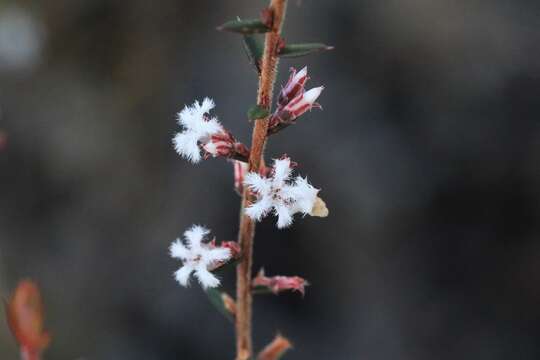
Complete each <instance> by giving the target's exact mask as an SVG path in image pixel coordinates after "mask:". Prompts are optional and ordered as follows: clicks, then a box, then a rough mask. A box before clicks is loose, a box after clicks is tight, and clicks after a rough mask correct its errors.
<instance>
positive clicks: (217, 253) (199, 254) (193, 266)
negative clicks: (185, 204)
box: [169, 225, 232, 289]
mask: <svg viewBox="0 0 540 360" xmlns="http://www.w3.org/2000/svg"><path fill="white" fill-rule="evenodd" d="M209 233H210V231H209V230H208V229H206V228H205V227H202V226H199V225H193V226H192V227H191V228H190V229H189V230H186V231H185V232H184V238H185V242H186V244H184V243H183V242H182V240H181V239H177V240H176V241H175V242H173V243H172V245H171V247H170V248H169V251H170V254H171V256H172V257H174V258H178V259H180V260H182V263H183V266H182V267H181V268H180V269H178V270H177V271H176V272H175V273H174V276H175V278H176V280H177V281H178V282H179V283H180V285H183V286H187V285H188V284H189V276H190V275H191V273H192V272H193V273H195V276H196V277H197V279H198V280H199V283H200V284H201V286H202V287H203V288H205V289H206V288H213V287H217V286H218V285H219V284H220V281H219V279H218V278H217V277H216V276H215V275H214V274H212V273H211V272H210V270H213V269H215V268H216V267H217V265H219V264H222V263H225V262H226V261H227V260H229V259H230V258H231V256H232V252H231V249H230V247H225V246H221V247H217V246H215V242H212V243H209V244H207V243H204V242H203V240H204V238H205V237H206V235H208V234H209Z"/></svg>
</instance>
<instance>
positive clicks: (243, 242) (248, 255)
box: [236, 0, 287, 360]
mask: <svg viewBox="0 0 540 360" xmlns="http://www.w3.org/2000/svg"><path fill="white" fill-rule="evenodd" d="M286 7H287V0H271V1H270V10H271V11H272V15H273V21H272V30H271V31H270V32H268V33H266V39H265V45H264V53H263V58H262V65H261V74H260V76H259V90H258V94H257V105H259V106H261V107H264V108H266V109H270V107H271V104H272V93H273V90H274V82H275V80H276V68H277V64H278V61H279V58H278V56H277V47H278V44H279V41H280V34H281V28H282V25H283V20H284V18H285V10H286ZM269 118H270V117H269V116H267V117H266V118H262V119H258V120H256V121H255V126H254V127H253V134H252V138H251V152H250V156H249V161H248V163H249V171H253V172H259V170H260V167H261V164H262V163H263V162H264V161H263V152H264V145H265V142H266V136H267V131H268V121H269ZM252 200H253V199H251V196H250V194H249V192H248V191H247V189H246V190H244V193H243V196H242V206H241V213H240V229H239V233H238V242H239V244H240V249H241V252H242V259H241V261H240V263H239V264H238V266H237V269H236V276H237V283H236V360H247V359H249V358H250V357H251V356H252V354H253V348H252V343H251V303H252V296H251V295H252V294H251V266H252V263H253V237H254V236H255V223H254V221H253V220H251V219H250V218H249V217H248V216H246V215H245V214H244V208H245V207H246V206H248V205H249V204H250V202H251V201H252Z"/></svg>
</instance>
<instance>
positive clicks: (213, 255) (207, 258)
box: [203, 248, 231, 264]
mask: <svg viewBox="0 0 540 360" xmlns="http://www.w3.org/2000/svg"><path fill="white" fill-rule="evenodd" d="M203 257H204V258H203V261H204V262H206V263H208V264H210V263H214V262H218V261H226V260H229V259H230V257H231V250H229V249H227V248H214V249H210V250H208V251H206V252H205V253H204V254H203Z"/></svg>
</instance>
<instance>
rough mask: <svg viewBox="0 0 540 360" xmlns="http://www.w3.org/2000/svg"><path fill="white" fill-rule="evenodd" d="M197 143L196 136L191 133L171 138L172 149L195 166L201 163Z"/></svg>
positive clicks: (178, 134) (197, 138)
mask: <svg viewBox="0 0 540 360" xmlns="http://www.w3.org/2000/svg"><path fill="white" fill-rule="evenodd" d="M198 141H199V137H198V135H197V134H194V133H192V132H181V133H177V134H176V135H175V137H174V138H173V144H174V149H175V150H176V152H177V153H178V154H179V155H180V156H182V157H183V158H185V159H186V160H188V161H191V162H192V163H194V164H196V163H198V162H199V161H201V151H200V149H199V145H198Z"/></svg>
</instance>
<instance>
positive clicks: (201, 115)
mask: <svg viewBox="0 0 540 360" xmlns="http://www.w3.org/2000/svg"><path fill="white" fill-rule="evenodd" d="M214 107H215V104H214V101H213V100H212V99H210V98H205V99H204V100H203V102H202V103H199V102H198V101H195V102H194V103H193V105H192V106H187V105H186V106H185V107H184V109H182V111H181V112H179V113H178V124H180V125H181V126H182V127H183V128H184V131H182V132H179V133H177V134H176V136H175V137H174V139H173V144H174V148H175V149H176V152H177V153H178V154H180V155H181V156H182V157H184V158H185V159H187V160H189V161H191V162H192V163H198V162H199V161H201V158H202V156H201V151H202V152H203V154H204V158H205V159H206V158H208V157H210V156H212V157H217V156H222V157H228V158H238V159H242V160H244V161H246V160H247V158H248V157H249V150H248V148H247V147H246V146H245V145H244V144H242V143H239V142H237V141H236V139H235V138H234V136H233V135H232V134H231V133H230V132H229V131H228V130H226V129H224V128H223V126H222V125H221V124H220V122H219V121H218V119H217V118H216V117H210V115H209V112H210V110H212V109H213V108H214Z"/></svg>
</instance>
